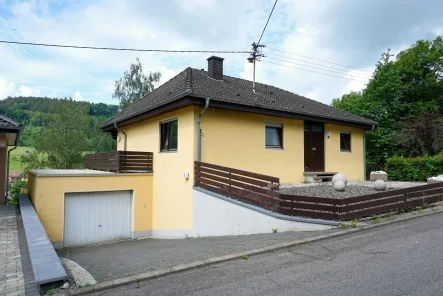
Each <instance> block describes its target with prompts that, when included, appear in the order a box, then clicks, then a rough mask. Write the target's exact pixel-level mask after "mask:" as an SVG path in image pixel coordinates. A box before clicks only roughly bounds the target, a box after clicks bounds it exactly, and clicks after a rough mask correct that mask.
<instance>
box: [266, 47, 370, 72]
mask: <svg viewBox="0 0 443 296" xmlns="http://www.w3.org/2000/svg"><path fill="white" fill-rule="evenodd" d="M266 48H268V49H271V50H275V51H279V52H284V53H287V54H291V55H295V56H299V57H304V58H307V59H311V60H317V61H321V62H324V63H328V64H333V65H337V66H341V67H346V68H352V69H356V70H360V71H363V72H368V73H371V74H372V72H371V71H368V70H365V69H361V68H356V67H352V66H346V65H343V64H339V63H334V62H330V61H326V60H321V59H317V58H313V57H308V56H305V55H301V54H298V53H293V52H289V51H284V50H280V49H277V48H272V47H266Z"/></svg>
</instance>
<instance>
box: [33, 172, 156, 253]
mask: <svg viewBox="0 0 443 296" xmlns="http://www.w3.org/2000/svg"><path fill="white" fill-rule="evenodd" d="M152 179H153V178H152V174H136V175H131V174H126V175H124V174H122V175H117V174H116V175H110V176H109V175H108V176H103V175H98V176H58V177H56V176H51V177H46V176H35V175H33V174H29V186H28V194H29V196H30V198H31V201H32V203H33V205H34V208H35V211H36V212H37V215H38V216H39V218H40V221H41V223H42V224H43V226H44V228H45V230H46V233H47V234H48V236H49V239H50V240H51V242H53V243H54V245H55V246H63V227H64V201H65V193H70V192H94V191H113V190H132V191H133V196H132V213H133V214H132V217H133V218H132V219H133V220H132V229H131V231H132V233H133V237H140V236H148V235H150V234H151V231H152V187H153V185H152Z"/></svg>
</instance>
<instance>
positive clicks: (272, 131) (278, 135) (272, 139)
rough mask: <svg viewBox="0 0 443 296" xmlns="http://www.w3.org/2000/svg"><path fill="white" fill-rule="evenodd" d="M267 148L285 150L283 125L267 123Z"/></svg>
mask: <svg viewBox="0 0 443 296" xmlns="http://www.w3.org/2000/svg"><path fill="white" fill-rule="evenodd" d="M266 148H283V125H282V124H280V123H266Z"/></svg>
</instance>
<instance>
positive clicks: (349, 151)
mask: <svg viewBox="0 0 443 296" xmlns="http://www.w3.org/2000/svg"><path fill="white" fill-rule="evenodd" d="M340 152H347V153H352V151H351V150H340Z"/></svg>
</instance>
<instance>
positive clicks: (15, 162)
mask: <svg viewBox="0 0 443 296" xmlns="http://www.w3.org/2000/svg"><path fill="white" fill-rule="evenodd" d="M32 150H34V148H32V147H17V149H15V150H12V151H11V162H10V164H9V165H10V167H9V170H10V171H19V170H23V166H22V163H21V162H20V157H21V156H22V155H23V154H25V153H26V151H29V152H31V151H32Z"/></svg>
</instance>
